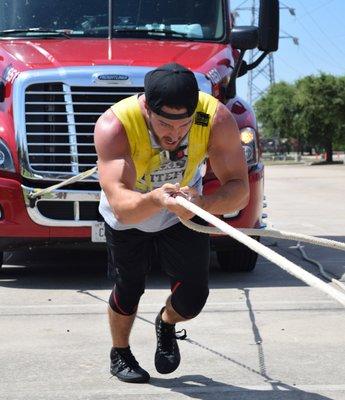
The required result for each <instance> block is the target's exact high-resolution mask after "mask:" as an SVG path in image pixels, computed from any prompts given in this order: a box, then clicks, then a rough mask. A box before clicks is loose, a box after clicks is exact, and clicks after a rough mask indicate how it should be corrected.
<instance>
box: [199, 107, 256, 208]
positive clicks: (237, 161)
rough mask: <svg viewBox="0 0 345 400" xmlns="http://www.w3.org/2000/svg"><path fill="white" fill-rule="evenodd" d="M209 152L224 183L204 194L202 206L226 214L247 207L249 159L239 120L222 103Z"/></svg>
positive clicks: (210, 158)
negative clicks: (245, 152)
mask: <svg viewBox="0 0 345 400" xmlns="http://www.w3.org/2000/svg"><path fill="white" fill-rule="evenodd" d="M208 155H209V160H210V164H211V167H212V170H213V172H214V174H215V175H216V177H217V178H218V179H219V181H220V183H221V187H219V188H218V189H217V190H216V191H215V192H214V193H212V194H210V195H207V196H203V197H202V200H201V207H202V208H204V209H205V210H207V211H208V212H210V213H212V214H225V213H229V212H233V211H236V210H240V209H242V208H244V207H245V206H246V205H247V204H248V201H249V184H248V169H247V163H246V160H245V157H244V152H243V149H242V145H241V141H240V133H239V130H238V127H237V124H236V121H235V119H234V118H233V116H232V115H231V113H230V111H229V110H228V109H227V108H226V107H225V106H224V105H223V104H221V103H219V105H218V109H217V113H216V115H215V117H214V121H213V125H212V130H211V134H210V142H209V148H208Z"/></svg>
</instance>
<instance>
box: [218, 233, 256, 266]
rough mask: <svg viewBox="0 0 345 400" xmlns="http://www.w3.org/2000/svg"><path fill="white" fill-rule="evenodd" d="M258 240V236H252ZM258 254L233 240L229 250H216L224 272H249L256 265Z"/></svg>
mask: <svg viewBox="0 0 345 400" xmlns="http://www.w3.org/2000/svg"><path fill="white" fill-rule="evenodd" d="M252 238H253V239H255V240H257V241H258V242H259V241H260V236H253V237H252ZM257 258H258V254H257V253H256V252H255V251H253V250H251V249H249V248H248V247H247V246H245V245H244V244H242V243H240V242H237V241H236V242H234V245H233V246H232V247H231V249H230V250H218V251H217V260H218V264H219V266H220V268H221V269H222V270H223V271H226V272H250V271H253V269H254V268H255V265H256V260H257Z"/></svg>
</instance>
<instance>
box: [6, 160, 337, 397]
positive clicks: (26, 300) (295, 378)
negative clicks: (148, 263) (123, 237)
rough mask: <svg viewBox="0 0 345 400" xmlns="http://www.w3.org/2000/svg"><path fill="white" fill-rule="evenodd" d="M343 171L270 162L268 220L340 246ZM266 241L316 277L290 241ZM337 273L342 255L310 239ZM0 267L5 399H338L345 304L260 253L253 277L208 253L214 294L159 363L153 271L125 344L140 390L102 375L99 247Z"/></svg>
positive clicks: (161, 281) (104, 334)
mask: <svg viewBox="0 0 345 400" xmlns="http://www.w3.org/2000/svg"><path fill="white" fill-rule="evenodd" d="M344 179H345V166H344V165H334V166H313V167H309V166H304V165H288V166H284V165H280V166H269V167H267V168H266V198H267V203H268V207H267V214H268V215H269V218H268V223H269V224H270V225H273V226H274V227H275V228H277V229H285V230H290V231H295V232H301V233H306V234H313V235H318V236H323V237H329V238H332V239H335V240H339V241H342V242H345V228H344V222H345V202H344V198H345V185H344ZM263 243H264V244H265V245H267V246H269V247H270V248H271V249H273V250H276V251H278V252H279V253H280V254H282V255H284V256H285V257H287V258H288V259H290V260H291V261H293V262H295V263H297V264H298V265H301V266H303V267H304V268H305V269H306V270H308V271H309V272H311V273H313V274H314V275H316V276H318V277H320V274H319V272H318V268H317V267H316V266H315V265H314V264H311V263H310V262H307V261H305V260H303V259H302V258H301V254H300V252H299V251H298V250H297V249H296V248H294V245H295V244H296V242H292V241H282V240H275V239H269V238H266V239H264V240H263ZM305 250H306V252H307V254H308V256H309V257H311V258H313V259H315V260H318V261H319V262H321V263H322V265H323V267H324V268H325V269H326V270H327V271H330V272H331V273H332V272H333V273H334V274H336V275H337V276H338V277H339V278H340V279H343V276H344V271H345V253H344V252H341V251H337V250H330V249H325V248H317V247H316V246H310V245H306V246H305ZM5 260H6V261H5V266H4V268H3V270H2V271H1V273H0V399H1V400H5V399H6V400H7V399H8V400H20V399H25V400H34V399H35V400H39V399H54V400H55V399H83V400H84V399H95V400H100V399H119V400H122V399H126V400H130V399H133V400H134V399H135V400H144V399H145V400H146V399H150V400H155V399H157V400H158V399H167V400H170V399H188V398H190V399H200V400H210V399H231V400H235V399H236V400H243V399H245V400H254V399H255V400H264V399H265V400H271V399H272V400H273V399H274V400H278V399H279V400H297V399H300V400H305V399H308V400H309V399H310V400H328V399H332V400H344V399H345V363H344V360H345V333H344V332H345V310H344V308H343V307H342V306H341V305H340V304H338V303H337V302H335V301H334V300H332V299H331V298H329V297H328V296H327V295H325V294H323V293H321V292H319V291H318V290H316V289H314V288H310V287H307V286H306V285H305V284H304V283H303V282H301V281H299V280H297V279H296V278H294V277H292V276H290V275H289V274H287V273H286V272H284V271H282V270H281V269H280V268H279V267H277V266H274V265H272V264H271V263H270V262H268V261H266V260H265V259H264V258H262V257H260V258H259V260H258V264H257V268H256V269H255V270H254V271H253V272H252V273H249V274H226V273H224V272H222V271H221V270H220V269H219V268H218V266H217V263H216V260H215V257H213V258H212V265H211V267H212V273H211V282H210V287H211V293H210V297H209V300H208V303H207V305H206V307H205V309H204V311H203V312H202V314H200V316H199V317H198V318H196V319H195V320H192V321H190V322H189V323H184V324H181V326H180V328H185V329H186V330H187V333H188V338H187V340H185V341H182V342H180V349H181V354H182V362H181V365H180V367H179V369H178V370H177V371H175V372H174V373H173V374H171V375H159V374H158V373H157V372H156V371H155V370H154V364H153V356H154V351H155V336H154V325H153V322H154V319H155V316H156V314H157V312H158V311H159V309H160V308H161V305H162V303H163V301H164V299H165V297H166V296H167V295H168V293H169V292H168V285H167V281H166V279H165V277H164V275H163V274H162V273H161V272H159V271H153V272H152V273H151V274H150V276H149V277H148V282H147V290H146V292H145V294H144V296H143V298H142V302H141V305H140V308H139V312H138V318H137V321H136V323H135V326H134V331H133V337H132V342H131V347H132V349H133V352H134V354H135V355H136V357H137V358H138V360H139V361H140V363H141V364H142V366H143V367H144V368H146V369H147V370H148V371H149V372H150V374H151V377H152V379H151V382H150V383H149V384H145V385H129V384H125V383H121V382H119V381H118V380H116V379H115V378H111V376H110V374H109V350H110V335H109V332H108V326H107V325H108V323H107V315H106V308H107V299H108V296H109V289H110V283H109V282H108V281H107V280H106V278H105V262H106V258H105V254H104V253H103V252H89V251H78V250H69V251H64V252H59V251H56V250H55V251H48V250H33V251H26V252H17V253H7V254H6V258H5Z"/></svg>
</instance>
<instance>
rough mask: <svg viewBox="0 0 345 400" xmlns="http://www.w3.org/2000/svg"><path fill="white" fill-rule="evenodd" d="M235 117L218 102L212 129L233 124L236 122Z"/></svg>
mask: <svg viewBox="0 0 345 400" xmlns="http://www.w3.org/2000/svg"><path fill="white" fill-rule="evenodd" d="M234 121H235V120H234V117H233V116H232V114H231V112H230V110H229V109H228V108H227V107H226V106H225V105H224V104H223V103H221V102H218V106H217V110H216V114H215V116H214V118H213V124H212V127H215V128H217V127H219V125H223V124H232V123H233V122H234Z"/></svg>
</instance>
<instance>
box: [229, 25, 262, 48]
mask: <svg viewBox="0 0 345 400" xmlns="http://www.w3.org/2000/svg"><path fill="white" fill-rule="evenodd" d="M258 38H259V35H258V28H257V27H256V26H235V27H233V28H232V31H231V34H230V43H231V46H232V47H233V48H234V49H238V50H250V49H255V48H256V47H257V45H258Z"/></svg>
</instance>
